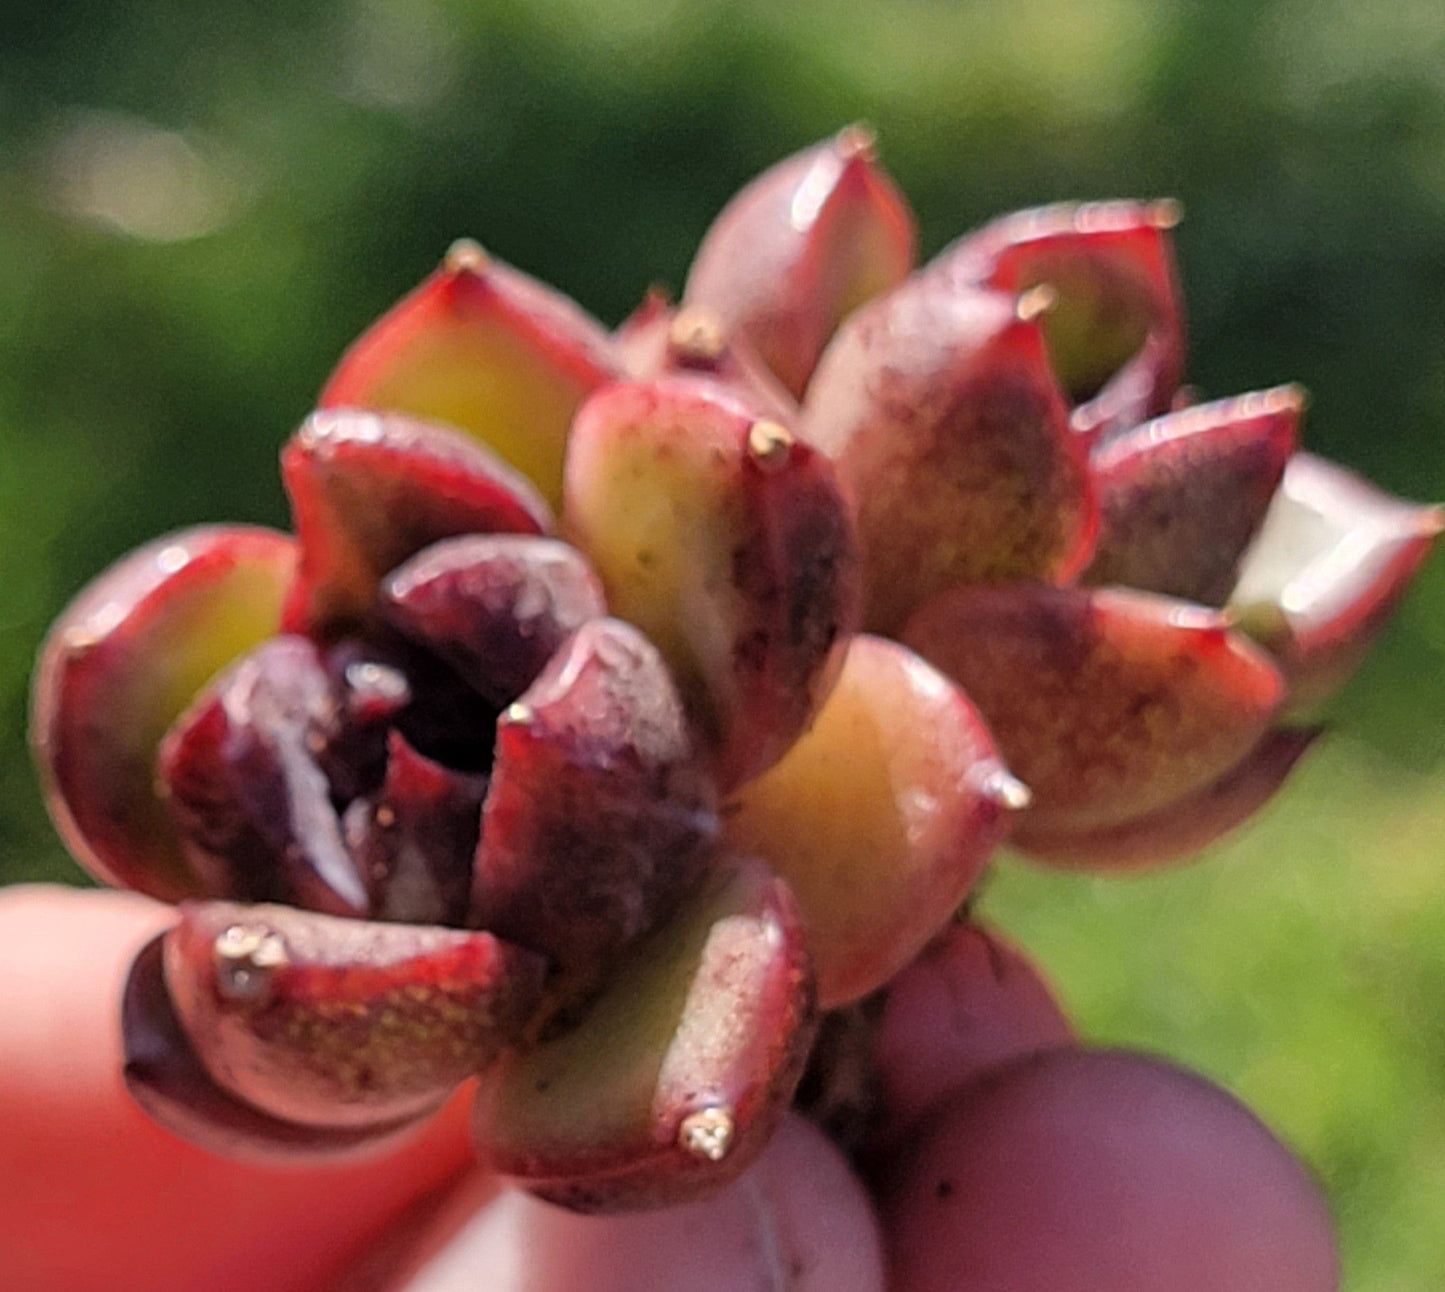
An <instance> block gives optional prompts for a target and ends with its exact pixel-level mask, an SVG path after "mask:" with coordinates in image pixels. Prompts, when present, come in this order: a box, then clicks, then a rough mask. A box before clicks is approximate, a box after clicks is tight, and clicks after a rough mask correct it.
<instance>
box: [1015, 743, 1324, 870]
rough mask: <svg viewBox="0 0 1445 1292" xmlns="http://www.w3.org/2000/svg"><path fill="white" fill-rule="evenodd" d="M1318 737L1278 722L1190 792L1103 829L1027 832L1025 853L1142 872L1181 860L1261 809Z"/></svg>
mask: <svg viewBox="0 0 1445 1292" xmlns="http://www.w3.org/2000/svg"><path fill="white" fill-rule="evenodd" d="M1321 734H1322V729H1321V728H1319V727H1308V728H1293V727H1282V728H1280V729H1279V730H1278V731H1272V732H1270V733H1269V734H1268V735H1267V736H1265V738H1264V739H1263V740H1261V741H1260V743H1259V744H1258V745H1256V746H1255V748H1254V749H1253V751H1252V752H1251V753H1250V754H1249V756H1248V757H1247V758H1245V760H1244V761H1243V762H1242V763H1240V764H1239V766H1237V767H1235V768H1234V769H1233V770H1231V771H1229V772H1226V773H1225V774H1224V775H1223V776H1221V777H1220V778H1219V779H1218V780H1217V781H1215V782H1214V783H1213V784H1211V785H1207V786H1206V787H1205V788H1204V789H1202V790H1199V791H1197V792H1196V793H1193V794H1190V795H1187V796H1186V797H1184V798H1182V799H1180V800H1179V801H1177V802H1175V803H1170V804H1169V805H1167V806H1166V807H1162V808H1160V809H1158V810H1157V811H1155V812H1150V813H1148V814H1146V815H1144V816H1142V817H1138V818H1136V819H1135V820H1132V821H1125V822H1122V823H1121V824H1119V825H1115V826H1109V827H1106V828H1104V829H1102V830H1093V831H1083V832H1080V833H1074V834H1070V833H1068V832H1064V833H1061V834H1057V835H1050V834H1048V833H1046V832H1037V833H1030V834H1029V836H1028V841H1027V845H1026V851H1027V852H1028V853H1029V855H1030V856H1032V857H1035V858H1037V859H1039V860H1041V861H1047V862H1048V863H1050V864H1051V865H1055V866H1067V867H1070V868H1079V869H1085V870H1111V871H1124V870H1146V869H1149V868H1152V867H1156V866H1163V865H1167V864H1169V863H1170V862H1175V861H1183V860H1187V859H1188V858H1191V857H1194V856H1196V855H1197V854H1199V853H1200V852H1202V851H1203V850H1204V849H1205V848H1207V847H1209V846H1210V845H1211V844H1213V843H1215V842H1217V841H1218V840H1219V839H1220V838H1222V837H1223V836H1224V835H1226V834H1228V833H1229V832H1230V831H1231V830H1235V829H1237V828H1238V827H1240V826H1241V825H1243V824H1244V823H1245V822H1246V821H1248V820H1249V819H1250V818H1251V817H1252V816H1254V814H1255V813H1256V812H1258V811H1259V810H1260V809H1261V808H1262V807H1264V806H1265V804H1267V803H1268V802H1269V801H1270V799H1272V798H1273V797H1274V795H1275V794H1276V792H1277V791H1278V790H1279V789H1280V788H1281V787H1282V786H1283V785H1284V783H1285V781H1286V780H1288V779H1289V776H1290V773H1291V772H1293V771H1294V769H1295V766H1296V764H1297V763H1298V762H1299V761H1300V759H1301V758H1303V757H1304V756H1305V754H1306V753H1307V752H1308V751H1309V749H1310V748H1311V746H1312V745H1313V744H1314V743H1315V741H1316V740H1318V739H1319V737H1320V735H1321Z"/></svg>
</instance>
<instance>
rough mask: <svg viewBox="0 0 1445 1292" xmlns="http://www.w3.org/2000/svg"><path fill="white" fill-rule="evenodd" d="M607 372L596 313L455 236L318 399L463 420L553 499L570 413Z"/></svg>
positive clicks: (609, 361)
mask: <svg viewBox="0 0 1445 1292" xmlns="http://www.w3.org/2000/svg"><path fill="white" fill-rule="evenodd" d="M616 375H617V361H616V356H615V353H614V351H613V347H612V340H611V338H610V337H609V336H608V334H607V331H606V329H605V328H603V326H602V325H601V324H600V323H598V322H597V321H596V320H595V319H593V318H592V317H591V316H589V315H588V314H586V313H585V312H584V311H583V310H581V309H580V308H579V307H578V306H577V305H576V304H574V303H573V302H572V301H570V300H568V299H567V297H565V296H563V295H561V294H560V293H559V292H556V291H553V290H552V289H551V288H550V287H546V286H544V285H543V284H542V283H539V282H537V281H536V279H533V278H529V277H528V276H527V275H526V274H523V273H521V272H519V271H518V270H516V269H513V268H511V267H510V266H509V265H505V264H503V263H502V262H500V261H498V260H495V259H493V258H491V257H489V256H488V255H486V253H485V252H483V251H482V249H481V248H480V247H478V246H477V245H476V244H475V243H473V242H468V241H465V240H463V241H461V242H458V243H456V244H455V245H454V246H453V247H452V249H451V250H450V251H449V252H448V253H447V258H446V260H445V261H444V262H443V264H442V266H441V268H440V269H438V270H437V271H436V273H434V274H433V275H432V276H431V277H430V278H428V279H427V280H426V281H425V282H424V283H422V285H421V286H420V287H418V288H417V289H416V290H415V291H414V292H412V293H411V295H409V296H407V297H406V298H405V299H403V300H402V301H401V302H400V303H398V304H397V305H395V306H394V307H393V308H392V309H391V310H390V311H388V312H387V313H386V314H384V315H383V316H382V317H381V318H380V319H378V320H377V321H376V322H375V323H373V324H372V325H371V327H370V328H368V329H367V331H366V332H364V333H363V334H362V336H361V337H360V338H359V339H358V340H357V341H356V342H355V343H354V344H353V345H352V346H351V348H350V349H349V350H348V351H347V352H346V354H345V355H343V356H342V358H341V362H340V363H339V364H338V365H337V367H336V370H335V371H334V372H333V373H332V374H331V377H330V379H329V380H328V381H327V383H326V388H325V390H323V391H322V393H321V398H320V401H319V402H320V404H321V406H322V407H323V408H338V407H352V408H371V409H378V410H382V411H392V412H400V413H410V414H412V415H414V416H416V417H421V418H425V419H427V420H430V421H438V422H446V423H448V424H450V425H453V426H457V427H460V428H461V429H462V430H464V431H466V432H467V433H468V434H469V435H472V436H474V437H475V438H476V439H478V440H480V441H481V442H482V443H483V444H485V445H486V446H487V447H488V448H489V449H491V450H492V451H493V452H495V453H497V454H498V455H499V456H500V457H501V458H503V459H504V460H505V461H507V462H509V463H511V465H512V466H514V467H515V468H516V469H517V470H518V471H520V472H522V473H523V474H524V475H526V476H527V477H528V478H529V479H530V480H532V482H533V483H534V484H535V485H536V486H537V488H538V489H539V490H541V492H542V496H543V497H544V498H546V499H547V500H548V501H549V502H550V503H551V504H552V505H553V506H554V507H555V506H556V505H557V504H558V503H559V502H560V501H561V497H562V457H563V451H564V449H565V447H566V443H567V427H568V426H569V425H570V424H571V421H572V415H573V413H575V412H576V411H577V406H578V405H579V404H581V402H582V401H583V400H584V399H585V398H586V397H587V395H588V394H589V393H591V392H592V391H593V390H595V389H596V388H597V387H598V386H601V385H603V384H605V383H606V382H608V381H610V380H612V379H613V378H614V377H615V376H616Z"/></svg>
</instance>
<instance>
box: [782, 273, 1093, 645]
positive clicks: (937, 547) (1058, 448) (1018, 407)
mask: <svg viewBox="0 0 1445 1292" xmlns="http://www.w3.org/2000/svg"><path fill="white" fill-rule="evenodd" d="M1039 307H1040V301H1039V299H1038V298H1027V297H1026V298H1022V299H1017V300H1016V299H1015V298H1014V297H1013V296H1011V295H1007V294H1005V293H1002V292H994V291H982V290H979V289H976V288H973V287H969V286H955V285H952V284H950V283H949V282H948V281H947V280H945V279H944V278H943V277H941V276H939V275H936V274H935V275H931V276H929V275H916V276H915V277H913V278H911V279H910V280H909V281H908V282H907V283H906V284H905V285H904V286H903V287H901V288H899V289H898V290H897V291H894V292H892V293H890V294H889V295H888V296H886V297H884V298H883V299H881V300H878V301H875V302H874V303H873V304H871V305H869V306H866V307H865V308H864V309H862V310H860V311H859V312H858V313H857V314H855V315H854V316H853V317H852V318H851V319H849V320H848V322H847V323H846V324H845V325H844V326H843V328H842V329H841V330H840V332H839V333H838V335H837V337H836V338H835V339H834V341H833V343H832V344H831V345H830V346H829V347H828V351H827V353H826V354H825V355H824V356H823V360H822V362H821V363H820V364H819V366H818V373H817V376H816V377H815V378H814V380H813V384H812V385H811V386H810V387H809V390H808V399H807V403H806V404H805V406H804V410H803V419H804V420H803V429H804V434H805V437H806V438H807V439H808V440H809V442H811V443H813V444H816V445H817V446H818V447H819V448H820V449H822V450H823V451H824V452H825V453H827V454H829V455H830V456H831V457H832V458H833V459H834V461H835V462H836V463H837V466H838V473H839V476H840V478H841V479H842V480H843V482H844V484H845V485H846V486H847V487H848V488H849V489H850V491H851V493H852V495H853V497H854V499H855V500H856V503H857V507H858V528H859V538H860V541H861V543H862V547H863V556H864V583H865V590H866V609H865V613H864V623H865V626H866V627H868V628H869V629H870V630H872V631H875V632H880V633H885V634H892V633H896V631H897V630H898V629H899V628H900V627H901V626H902V624H903V623H904V621H905V620H906V618H907V616H908V614H909V612H910V611H911V610H912V609H913V608H914V607H915V606H917V605H919V604H920V603H921V602H922V601H924V600H926V599H927V598H928V597H929V596H931V595H933V594H934V593H936V592H940V591H942V590H943V589H945V588H949V587H953V586H956V585H958V584H961V583H979V582H994V581H998V580H1015V579H1034V578H1037V579H1046V580H1058V581H1067V580H1068V579H1070V578H1072V577H1073V576H1074V575H1075V574H1077V573H1078V572H1079V571H1080V570H1081V569H1082V568H1083V566H1084V565H1085V563H1086V562H1087V561H1088V558H1089V556H1090V554H1091V552H1092V549H1093V543H1094V534H1095V530H1096V527H1097V523H1098V517H1097V509H1096V505H1095V501H1094V496H1093V491H1092V486H1091V483H1090V480H1089V476H1088V467H1087V461H1086V453H1085V449H1084V445H1083V443H1082V441H1081V439H1080V437H1079V436H1076V435H1074V434H1072V433H1071V432H1070V430H1069V426H1068V408H1067V406H1066V405H1065V403H1064V400H1063V396H1062V394H1061V393H1060V391H1059V388H1058V384H1057V382H1056V381H1055V379H1054V376H1053V373H1052V372H1051V370H1050V368H1049V364H1048V359H1047V356H1046V355H1045V353H1044V339H1043V333H1042V332H1041V330H1040V326H1039V321H1038V309H1039Z"/></svg>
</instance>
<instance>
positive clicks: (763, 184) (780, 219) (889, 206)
mask: <svg viewBox="0 0 1445 1292" xmlns="http://www.w3.org/2000/svg"><path fill="white" fill-rule="evenodd" d="M915 242H916V236H915V232H914V225H913V213H912V211H910V210H909V208H908V204H907V201H906V199H905V198H904V197H903V195H902V194H901V193H900V192H899V191H898V189H897V188H896V187H895V185H894V184H893V181H892V180H891V179H889V178H888V175H887V174H886V173H885V172H884V171H883V169H882V168H881V167H880V166H879V165H878V161H877V157H876V153H875V148H874V141H873V137H872V135H871V134H870V133H869V132H868V131H867V130H865V129H863V128H861V127H859V126H849V127H847V128H846V129H844V130H841V131H839V133H838V134H837V135H835V136H834V137H833V138H832V139H827V140H824V141H823V142H822V143H820V144H816V145H814V146H813V147H812V148H809V149H806V150H805V151H803V152H801V153H797V154H796V155H794V156H792V157H789V158H787V159H786V160H784V161H781V162H779V163H778V164H777V165H775V166H772V167H770V168H769V169H767V170H765V171H764V172H763V173H762V174H761V175H759V176H758V177H757V178H756V179H754V180H752V182H751V183H749V184H748V185H747V186H746V187H745V188H743V189H742V190H741V191H740V192H739V193H738V194H737V195H736V196H735V197H734V198H733V199H732V201H730V202H729V203H728V204H727V206H725V207H724V208H723V210H722V211H721V213H720V214H719V215H718V217H717V219H716V220H715V221H713V224H712V227H711V228H710V229H709V230H708V232H707V235H706V237H704V239H703V241H702V245H701V246H700V247H699V248H698V253H697V258H696V259H695V260H694V261H693V265H692V270H691V272H690V273H689V275H688V280H687V290H686V292H685V293H684V295H683V303H684V304H685V305H699V306H702V307H703V308H705V309H707V310H710V311H711V312H712V313H713V314H714V315H715V316H716V317H717V318H718V320H719V321H720V322H721V323H722V325H723V326H724V327H725V328H728V329H729V330H737V331H740V332H742V333H743V335H745V336H746V337H747V338H748V340H749V341H751V342H752V344H753V346H754V347H755V348H756V349H757V352H758V353H759V354H760V355H761V356H762V358H763V361H764V362H765V363H766V364H767V365H768V366H769V367H770V368H771V369H772V370H773V372H775V373H776V374H777V375H778V377H779V378H780V379H781V380H782V382H783V385H784V386H786V387H787V388H788V390H790V391H791V392H792V393H793V395H794V397H801V396H802V393H803V389H804V387H805V386H806V385H807V384H808V377H809V374H811V373H812V371H813V366H814V365H815V364H816V363H817V361H818V356H819V355H820V354H821V353H822V351H823V347H824V346H825V345H827V343H828V338H829V337H830V336H832V334H833V332H834V330H835V329H836V328H837V326H838V324H839V323H840V322H841V321H842V320H843V319H844V318H846V317H847V315H848V314H849V313H851V312H852V311H853V310H855V309H856V308H857V307H858V306H860V305H861V304H863V302H864V301H866V300H868V299H869V298H871V297H873V296H876V295H877V294H878V293H879V292H884V291H887V290H888V289H889V288H891V287H894V286H896V285H897V284H898V283H900V282H902V281H903V279H904V278H906V277H907V275H908V273H909V271H910V270H911V269H912V268H913V264H914V258H915V255H916V247H915Z"/></svg>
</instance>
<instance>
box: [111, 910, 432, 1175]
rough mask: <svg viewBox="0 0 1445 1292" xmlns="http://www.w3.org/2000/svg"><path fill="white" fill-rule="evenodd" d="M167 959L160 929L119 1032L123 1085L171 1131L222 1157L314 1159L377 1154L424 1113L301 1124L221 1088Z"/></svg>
mask: <svg viewBox="0 0 1445 1292" xmlns="http://www.w3.org/2000/svg"><path fill="white" fill-rule="evenodd" d="M164 957H165V935H164V934H162V935H160V936H158V937H155V938H153V939H152V940H151V941H150V942H149V943H148V944H147V945H146V946H145V948H144V949H143V950H142V951H141V952H140V954H139V955H138V956H136V958H135V961H134V963H133V964H132V965H131V970H130V975H129V977H128V978H127V979H126V985H125V994H124V997H123V999H122V1001H121V1037H122V1042H123V1045H124V1049H125V1068H124V1077H125V1084H126V1089H127V1090H129V1091H130V1093H131V1096H132V1098H134V1099H135V1101H136V1103H138V1104H139V1105H140V1106H141V1107H142V1108H143V1109H145V1111H146V1113H147V1114H149V1116H151V1117H152V1118H153V1119H154V1120H155V1121H157V1122H159V1123H160V1124H161V1125H162V1126H164V1127H165V1128H166V1129H167V1130H169V1131H171V1132H172V1133H174V1134H176V1135H179V1136H180V1137H181V1138H182V1139H185V1140H189V1141H190V1142H191V1143H192V1144H195V1145H198V1146H199V1147H201V1148H203V1149H205V1150H207V1151H208V1152H211V1153H217V1154H220V1155H222V1156H224V1157H231V1158H239V1159H241V1160H247V1161H256V1162H260V1163H263V1164H266V1165H274V1164H277V1163H282V1164H286V1165H310V1164H312V1163H314V1162H318V1161H326V1160H330V1159H350V1158H352V1157H355V1156H358V1155H361V1154H367V1153H376V1152H380V1151H382V1150H384V1149H386V1148H388V1147H390V1146H391V1144H392V1143H393V1142H394V1141H395V1140H396V1139H398V1138H399V1137H402V1136H405V1135H407V1134H409V1133H410V1132H411V1131H412V1130H414V1129H415V1128H416V1126H417V1125H418V1124H419V1122H420V1121H421V1120H422V1118H424V1117H425V1114H422V1115H421V1117H406V1118H403V1119H401V1120H399V1121H396V1122H390V1123H387V1122H383V1123H380V1124H378V1125H373V1126H353V1127H338V1126H303V1125H300V1124H298V1123H296V1122H290V1121H285V1120H283V1119H281V1118H279V1117H273V1116H272V1115H271V1114H270V1113H266V1112H262V1111H261V1110H260V1109H259V1108H253V1107H252V1106H251V1105H250V1104H248V1103H244V1102H243V1101H242V1100H240V1099H238V1098H236V1096H235V1095H233V1094H231V1093H230V1092H229V1091H226V1090H223V1089H221V1087H220V1086H218V1085H217V1084H216V1083H215V1081H214V1080H213V1079H212V1078H211V1074H210V1073H209V1072H207V1071H206V1069H205V1066H204V1065H203V1064H202V1063H201V1060H200V1058H199V1057H198V1056H197V1054H196V1050H195V1047H194V1046H193V1045H192V1044H191V1039H190V1037H189V1036H187V1035H186V1030H185V1028H184V1026H182V1024H181V1020H180V1019H179V1018H178V1017H177V1015H176V1010H175V1006H174V1005H173V1004H172V1002H171V996H170V992H169V991H168V990H167V989H166V980H165V965H164Z"/></svg>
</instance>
